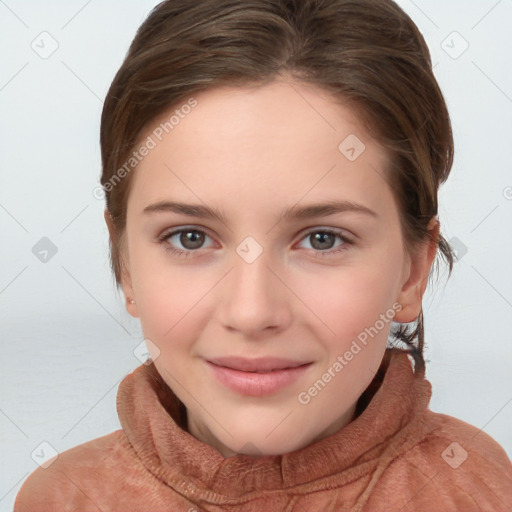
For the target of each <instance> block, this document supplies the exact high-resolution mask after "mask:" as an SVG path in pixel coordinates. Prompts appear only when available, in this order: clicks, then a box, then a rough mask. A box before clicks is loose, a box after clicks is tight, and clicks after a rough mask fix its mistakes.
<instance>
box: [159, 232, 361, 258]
mask: <svg viewBox="0 0 512 512" xmlns="http://www.w3.org/2000/svg"><path fill="white" fill-rule="evenodd" d="M190 231H194V232H196V233H200V234H204V235H206V236H208V234H207V233H206V232H205V231H203V230H201V229H197V228H192V227H189V228H181V229H177V230H175V231H171V232H166V233H164V234H163V235H161V236H159V237H158V240H159V242H160V243H161V244H163V245H164V250H165V251H167V252H169V253H171V254H173V255H175V256H178V257H184V258H186V257H187V256H188V255H189V254H192V253H194V252H198V251H199V250H200V249H196V250H192V249H188V250H186V251H184V250H183V249H176V248H174V247H172V246H171V245H170V244H169V243H168V242H167V241H168V240H169V238H172V237H173V236H175V235H178V234H180V233H186V232H190ZM315 233H323V234H328V235H334V236H337V237H338V238H339V239H340V240H342V241H343V243H342V244H341V245H339V246H338V247H337V248H335V249H330V250H325V251H321V250H318V249H310V250H313V251H314V252H315V253H316V254H315V257H316V256H332V255H334V254H338V253H341V252H343V251H346V250H347V249H348V246H350V245H353V243H354V242H353V241H352V240H350V239H349V238H347V237H346V236H344V235H342V234H341V232H340V231H337V230H334V229H330V228H325V229H318V228H317V229H313V230H310V231H308V232H307V233H305V234H304V236H303V237H302V238H301V241H302V240H304V239H305V238H307V237H308V236H310V235H312V234H315Z"/></svg>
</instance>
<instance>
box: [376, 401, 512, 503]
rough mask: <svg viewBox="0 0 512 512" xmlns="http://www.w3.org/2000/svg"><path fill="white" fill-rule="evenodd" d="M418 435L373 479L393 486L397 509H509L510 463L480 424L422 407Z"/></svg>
mask: <svg viewBox="0 0 512 512" xmlns="http://www.w3.org/2000/svg"><path fill="white" fill-rule="evenodd" d="M421 422H422V426H423V427H426V429H425V430H424V432H426V433H425V434H424V435H423V436H420V438H419V439H418V440H417V442H414V443H412V444H411V445H410V446H408V447H407V448H406V449H405V450H402V451H401V452H400V453H399V455H398V456H396V457H394V458H392V460H391V462H390V463H389V465H388V466H387V468H386V470H385V471H384V472H383V474H382V477H381V479H379V482H378V485H377V486H376V487H380V488H381V490H382V489H383V488H384V487H385V486H386V485H387V486H388V487H389V486H391V488H394V489H395V490H397V489H399V492H401V494H402V496H403V504H404V508H403V512H406V511H412V510H422V511H423V510H445V511H452V510H453V511H455V510H465V511H473V510H474V511H477V510H478V511H480V510H492V511H495V512H497V511H511V510H512V464H511V462H510V459H509V458H508V456H507V454H506V453H505V451H504V450H503V448H502V447H501V446H500V445H499V444H498V443H497V442H496V441H495V440H494V439H493V438H492V437H490V436H489V435H488V434H486V433H485V432H484V431H483V430H481V429H478V428H476V427H474V426H473V425H470V424H469V423H466V422H464V421H461V420H459V419H457V418H454V417H452V416H448V415H445V414H439V413H434V412H432V411H430V410H427V411H425V412H424V414H422V416H421Z"/></svg>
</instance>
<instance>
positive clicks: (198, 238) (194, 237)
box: [180, 231, 203, 249]
mask: <svg viewBox="0 0 512 512" xmlns="http://www.w3.org/2000/svg"><path fill="white" fill-rule="evenodd" d="M180 242H181V243H182V244H183V245H184V247H187V249H197V248H198V247H200V246H201V245H202V243H203V235H202V233H199V232H197V231H186V232H184V233H182V234H181V240H180ZM190 244H191V246H190Z"/></svg>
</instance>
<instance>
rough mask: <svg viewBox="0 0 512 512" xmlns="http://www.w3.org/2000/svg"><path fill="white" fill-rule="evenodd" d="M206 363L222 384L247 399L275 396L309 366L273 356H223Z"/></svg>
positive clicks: (302, 362) (301, 362)
mask: <svg viewBox="0 0 512 512" xmlns="http://www.w3.org/2000/svg"><path fill="white" fill-rule="evenodd" d="M206 363H207V365H208V366H209V368H210V369H211V371H212V373H213V375H214V376H215V377H216V379H217V380H218V381H219V382H220V383H221V384H223V385H224V386H226V387H228V388H230V389H231V390H233V391H235V392H236V393H239V394H242V395H247V396H263V395H269V394H272V393H276V392H278V391H280V390H281V389H283V388H285V387H287V386H289V385H290V384H292V383H293V382H295V381H296V380H297V379H299V378H300V377H301V376H302V375H304V373H305V372H306V371H307V370H308V368H309V367H310V366H311V364H312V362H304V361H294V360H290V359H282V358H274V357H265V358H258V359H247V358H242V357H222V358H215V359H209V360H207V361H206Z"/></svg>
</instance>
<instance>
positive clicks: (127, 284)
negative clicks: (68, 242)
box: [103, 209, 139, 318]
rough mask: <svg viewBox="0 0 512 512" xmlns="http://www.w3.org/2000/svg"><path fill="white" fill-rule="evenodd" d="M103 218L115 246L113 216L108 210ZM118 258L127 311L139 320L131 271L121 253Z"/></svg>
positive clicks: (115, 233) (115, 234)
mask: <svg viewBox="0 0 512 512" xmlns="http://www.w3.org/2000/svg"><path fill="white" fill-rule="evenodd" d="M103 216H104V218H105V222H106V224H107V228H108V233H109V237H110V242H111V245H112V246H113V245H115V244H116V243H117V242H118V240H117V232H116V230H115V227H114V222H113V220H112V216H111V215H110V212H109V211H108V209H105V211H104V212H103ZM118 257H119V258H120V260H121V261H120V266H121V269H122V270H121V283H120V284H121V288H122V290H123V294H124V296H125V300H126V311H128V313H129V314H130V315H131V316H133V317H134V318H138V317H139V313H138V311H137V305H136V303H135V299H133V296H134V292H133V288H132V283H131V277H130V271H129V268H128V266H127V264H126V262H125V261H124V260H125V258H123V257H122V255H121V253H119V254H118Z"/></svg>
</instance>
